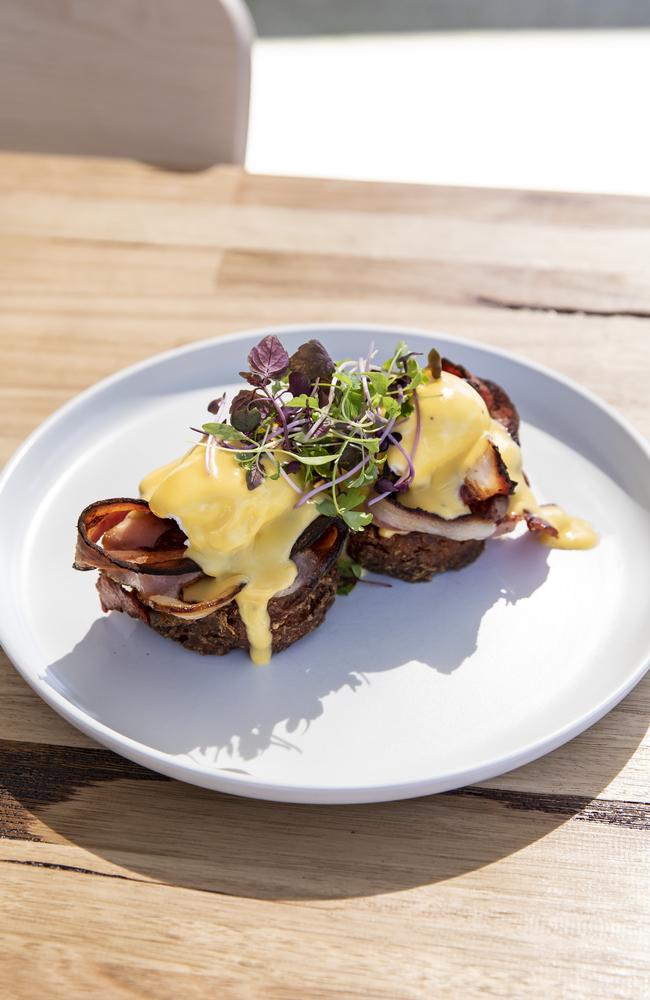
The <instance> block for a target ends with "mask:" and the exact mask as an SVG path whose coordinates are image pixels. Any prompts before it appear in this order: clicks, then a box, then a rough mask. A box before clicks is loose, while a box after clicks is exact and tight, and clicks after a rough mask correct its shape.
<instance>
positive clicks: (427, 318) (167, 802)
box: [0, 155, 650, 1000]
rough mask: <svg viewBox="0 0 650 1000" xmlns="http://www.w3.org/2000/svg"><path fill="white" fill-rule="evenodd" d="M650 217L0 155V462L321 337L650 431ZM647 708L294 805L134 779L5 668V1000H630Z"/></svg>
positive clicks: (535, 199)
mask: <svg viewBox="0 0 650 1000" xmlns="http://www.w3.org/2000/svg"><path fill="white" fill-rule="evenodd" d="M649 223H650V201H648V200H643V199H634V198H615V197H604V196H603V197H598V196H593V195H580V196H579V195H568V194H567V195H563V194H545V193H539V192H537V193H535V192H512V191H478V190H467V189H461V188H428V187H424V186H412V187H406V186H400V185H391V184H360V183H356V182H344V181H317V180H308V179H304V180H302V179H287V178H269V177H251V176H248V175H246V174H244V173H242V172H241V171H239V170H236V169H232V168H220V169H216V170H212V171H205V172H202V173H196V174H184V175H175V174H171V173H166V172H163V171H160V170H155V169H153V168H149V167H144V166H138V165H135V164H132V163H127V162H119V161H112V162H108V161H99V160H96V161H90V160H87V161H81V160H75V159H65V158H53V157H52V158H38V157H31V156H19V155H5V156H2V157H0V301H1V304H2V312H1V314H0V338H1V339H0V346H1V350H2V356H1V359H2V368H1V372H2V376H1V377H2V381H3V391H2V394H1V395H0V455H1V456H2V458H3V459H5V458H7V457H8V456H9V454H10V453H11V451H13V449H14V448H15V447H16V446H17V445H18V443H19V442H20V441H21V440H22V439H23V438H24V436H25V435H26V434H27V432H28V431H29V430H31V429H32V428H33V427H35V426H36V425H37V424H38V423H39V422H40V421H41V420H42V419H43V418H44V417H45V416H47V414H49V413H51V412H52V411H53V410H54V409H56V408H57V407H58V406H59V405H60V404H61V403H62V402H64V401H65V400H66V399H68V398H69V397H70V396H72V395H73V394H75V393H76V392H78V391H79V390H80V389H82V388H84V387H85V386H87V385H90V384H92V383H93V382H94V381H96V380H97V379H98V378H100V377H102V376H104V375H107V374H109V373H110V372H113V371H116V370H117V369H119V368H120V367H122V366H123V365H125V364H128V363H131V362H133V361H136V360H139V359H141V358H144V357H147V356H148V355H151V354H152V353H155V352H156V351H159V350H163V349H166V348H169V347H173V346H176V345H179V344H183V343H188V342H191V341H193V340H196V339H201V338H205V337H209V336H213V335H216V334H219V333H222V332H223V333H225V332H229V331H232V330H235V329H244V328H246V327H254V326H261V325H268V324H271V323H285V322H287V323H293V322H300V321H328V320H332V321H334V320H335V321H354V320H357V321H368V322H383V323H396V324H399V323H401V324H408V325H413V326H422V327H426V328H432V329H444V330H445V331H446V332H450V333H452V334H454V333H455V334H458V335H460V336H467V337H471V338H473V339H475V340H479V341H483V342H486V343H492V344H496V345H498V346H502V347H506V348H508V349H509V350H511V351H513V352H515V353H517V354H519V355H521V356H523V357H527V358H531V359H533V360H539V361H542V362H545V363H550V364H552V365H553V367H555V368H556V369H558V370H560V371H562V372H564V373H566V374H567V375H570V376H572V377H574V378H577V379H578V380H579V381H580V382H582V383H583V384H585V385H587V386H588V387H589V388H591V389H593V390H594V391H596V392H598V393H599V394H600V395H602V396H604V397H605V398H606V399H607V400H608V401H609V402H610V403H612V404H613V405H615V406H617V407H618V408H619V409H621V410H622V411H623V412H624V413H625V414H626V415H627V416H628V417H629V419H630V420H631V421H632V422H633V423H635V424H636V426H637V427H638V428H639V430H641V431H642V432H644V433H646V434H648V433H650V404H649V403H648V396H647V388H646V383H647V372H648V362H649V361H650V348H649V336H650V226H649ZM649 708H650V678H647V679H646V681H644V682H643V683H641V684H640V685H639V686H638V687H637V688H636V689H635V691H633V692H632V694H631V695H629V696H628V698H626V699H625V701H624V702H623V703H622V704H621V705H620V706H618V708H617V709H615V710H614V711H613V712H612V713H610V714H609V715H608V716H607V717H606V718H605V719H603V720H602V721H601V722H600V723H598V724H597V725H596V726H594V727H592V729H590V730H589V731H588V732H586V733H584V734H583V735H582V736H580V737H578V738H577V739H575V740H573V741H572V742H571V743H569V744H567V745H566V746H565V747H562V748H561V749H559V750H557V751H556V752H555V753H553V754H550V755H548V756H547V757H545V758H543V759H542V760H540V761H536V762H534V763H532V764H529V765H528V766H527V767H525V768H521V769H519V770H518V771H515V772H512V773H510V774H507V775H503V776H501V777H499V778H495V779H493V780H491V781H489V782H485V783H483V784H482V785H480V786H474V787H471V788H467V789H461V790H459V791H458V792H455V793H450V794H447V795H441V796H434V797H430V798H425V799H419V800H416V801H410V802H402V803H392V804H382V805H376V806H359V807H340V808H339V807H300V806H291V805H279V804H272V803H264V802H255V801H250V800H246V799H241V798H235V797H228V796H224V795H216V794H213V793H210V792H206V791H204V790H202V789H198V788H192V787H189V786H185V785H181V784H179V783H177V782H174V781H170V780H168V779H165V778H163V777H161V776H159V775H156V774H153V773H151V772H149V771H147V770H145V769H143V768H140V767H138V766H137V765H134V764H131V763H130V762H128V761H125V760H122V759H121V758H118V757H116V756H115V755H113V754H111V753H110V752H109V751H107V750H104V749H103V748H101V747H97V746H96V745H95V744H94V743H93V742H92V741H91V740H89V739H88V738H86V737H85V736H83V735H82V734H81V733H78V732H77V731H76V730H74V729H72V728H71V727H70V726H68V724H67V723H66V722H64V721H63V720H62V719H60V718H59V717H58V716H55V715H54V714H53V713H52V712H51V711H50V709H49V708H47V706H45V705H44V704H43V703H42V702H41V701H40V700H39V699H38V698H37V697H36V695H35V694H33V692H32V691H31V690H30V689H29V688H27V687H26V685H25V684H24V683H23V682H22V680H21V679H20V678H19V676H18V675H17V674H16V673H15V672H14V671H13V669H12V668H11V666H10V664H9V662H8V661H7V659H6V658H5V657H2V656H0V718H1V721H2V726H1V727H0V873H1V882H0V885H1V886H2V888H1V889H0V900H1V902H0V960H1V961H2V968H3V995H7V996H9V997H11V998H12V1000H13V998H14V997H15V998H17V1000H26V998H30V1000H31V998H32V997H33V996H35V995H39V996H46V997H49V996H52V997H58V996H66V997H77V996H78V997H105V996H116V997H124V998H127V997H128V998H131V997H155V998H172V997H173V998H176V997H178V996H183V997H185V996H187V997H213V996H219V997H223V998H225V1000H230V998H233V1000H242V998H249V997H250V998H253V997H255V998H258V997H270V998H273V1000H284V998H292V1000H293V998H295V997H298V996H299V997H306V998H310V997H316V998H319V997H323V998H325V997H345V998H347V997H359V998H361V997H364V998H365V997H378V998H382V1000H383V998H386V1000H389V998H390V1000H393V998H409V1000H411V998H421V997H430V996H443V997H457V996H463V997H466V996H467V997H474V996H476V997H478V996H488V997H517V998H519V997H522V998H528V997H531V998H532V997H535V998H536V997H540V996H542V995H544V996H545V997H551V998H553V997H558V998H564V997H567V996H570V997H579V998H582V997H585V998H586V997H589V998H608V1000H609V998H612V997H621V998H628V997H629V998H637V997H640V996H642V995H644V994H645V993H646V992H647V991H648V989H650V964H649V963H648V952H649V948H648V945H649V944H650V940H649V936H648V931H647V927H648V915H649V914H648V910H649V908H650V907H649V904H648V900H649V899H650V895H649V893H648V888H649V885H648V875H649V871H650V863H649V857H650V855H649V853H648V826H649V825H650V806H649V795H648V776H649V773H650V763H649V761H650V741H649V740H648V736H647V723H648V714H649ZM25 956H28V961H26V960H25Z"/></svg>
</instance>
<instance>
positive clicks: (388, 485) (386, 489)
mask: <svg viewBox="0 0 650 1000" xmlns="http://www.w3.org/2000/svg"><path fill="white" fill-rule="evenodd" d="M395 489H396V487H395V483H394V482H393V481H392V479H386V478H385V477H384V476H380V477H379V479H378V480H377V482H376V483H375V490H376V492H377V493H394V492H395Z"/></svg>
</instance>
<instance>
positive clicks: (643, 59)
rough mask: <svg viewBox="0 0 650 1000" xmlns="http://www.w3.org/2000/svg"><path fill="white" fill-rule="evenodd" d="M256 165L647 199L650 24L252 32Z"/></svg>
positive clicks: (251, 158) (251, 155) (252, 165)
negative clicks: (255, 36)
mask: <svg viewBox="0 0 650 1000" xmlns="http://www.w3.org/2000/svg"><path fill="white" fill-rule="evenodd" d="M251 112H252V114H251V127H250V138H249V151H248V158H247V166H248V167H249V169H250V170H253V171H258V172H262V173H281V174H298V175H300V174H302V175H311V176H331V177H347V178H365V179H385V180H400V181H422V182H430V183H440V184H471V185H490V186H497V187H529V188H541V189H560V190H575V191H612V192H625V193H637V194H650V29H644V28H636V29H625V30H616V29H614V30H609V29H607V30H598V31H575V30H574V31H548V30H547V31H530V32H526V31H523V32H522V31H514V32H513V31H508V32H506V31H482V32H467V31H464V32H436V33H420V34H408V35H395V34H380V35H372V36H363V35H349V36H336V37H334V36H332V37H302V38H300V37H298V38H290V39H289V38H286V39H275V38H273V39H271V38H263V39H261V40H260V41H258V42H257V45H256V49H255V54H254V77H253V95H252V108H251Z"/></svg>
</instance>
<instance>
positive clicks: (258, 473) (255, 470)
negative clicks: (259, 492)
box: [246, 465, 264, 490]
mask: <svg viewBox="0 0 650 1000" xmlns="http://www.w3.org/2000/svg"><path fill="white" fill-rule="evenodd" d="M263 479H264V474H263V472H262V470H261V469H260V467H259V466H258V465H254V466H253V467H252V468H251V469H249V470H248V472H247V473H246V485H247V486H248V488H249V490H255V489H257V487H258V486H261V484H262V480H263Z"/></svg>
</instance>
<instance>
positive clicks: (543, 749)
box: [0, 322, 650, 805]
mask: <svg viewBox="0 0 650 1000" xmlns="http://www.w3.org/2000/svg"><path fill="white" fill-rule="evenodd" d="M326 331H330V332H333V331H354V332H363V331H366V332H367V333H368V334H369V336H370V337H372V336H373V334H382V335H386V334H387V335H392V336H401V337H404V338H408V337H409V336H418V337H421V336H428V337H430V338H432V339H435V337H436V336H438V337H445V338H446V339H448V340H452V341H454V342H455V343H457V344H458V345H459V346H462V347H467V348H468V349H470V350H479V351H482V352H484V353H486V354H490V355H492V356H494V357H495V358H497V359H499V358H500V359H503V360H504V361H508V362H511V363H512V362H515V363H516V364H519V365H521V366H523V367H524V368H528V369H531V370H533V371H536V372H537V373H539V374H540V375H543V376H546V377H547V378H550V379H552V380H553V381H555V382H559V383H561V384H562V385H563V386H564V387H565V388H566V389H568V390H569V391H571V392H573V393H575V394H577V395H578V396H580V397H582V399H583V400H585V401H586V402H588V403H590V404H591V405H593V406H595V407H596V408H597V409H599V410H600V411H601V412H603V413H605V415H606V416H607V417H608V418H609V419H610V420H612V421H613V422H614V423H615V424H616V425H618V427H619V429H620V430H621V431H623V432H624V433H625V434H626V435H627V436H628V437H629V438H630V439H631V440H632V441H633V442H634V443H635V444H636V446H637V447H638V448H639V450H640V451H641V453H642V454H643V456H644V457H645V460H646V461H647V462H648V463H649V464H650V443H648V442H647V441H646V440H645V438H644V437H643V435H642V434H641V433H640V432H639V431H637V429H636V428H635V427H634V426H632V424H631V423H630V422H629V421H628V420H627V418H626V417H625V416H623V415H622V414H621V413H619V412H618V411H617V410H616V409H615V408H614V407H613V406H611V405H610V404H609V403H607V402H605V401H604V400H602V399H600V397H599V396H597V395H596V394H595V393H593V392H592V391H591V390H590V389H587V388H585V387H584V386H581V385H580V384H579V383H578V382H576V381H574V380H573V379H571V378H570V377H568V376H566V375H564V374H562V373H560V372H556V371H554V370H553V369H552V368H550V367H548V366H546V365H543V364H540V363H538V362H536V361H531V360H529V359H527V358H524V357H521V356H520V355H519V354H517V353H516V352H513V351H511V350H508V349H504V348H499V347H494V346H493V345H491V344H483V343H481V342H480V341H474V340H471V339H469V338H465V337H457V336H455V335H454V334H450V333H448V332H446V331H443V330H430V329H427V328H424V327H411V326H400V325H398V326H395V325H392V324H390V325H384V324H381V323H362V322H354V323H346V322H319V323H292V324H283V325H279V326H269V327H253V328H251V329H246V330H241V331H235V332H233V333H229V334H223V335H217V336H215V337H208V338H205V339H202V340H198V341H192V342H191V343H189V344H182V345H180V346H179V347H176V348H172V349H171V350H168V351H162V352H160V353H158V354H154V355H152V356H150V357H148V358H144V359H143V360H141V361H138V362H136V363H134V364H132V365H128V366H126V367H124V368H121V369H119V370H118V371H116V372H113V373H112V374H110V375H108V376H106V377H105V378H103V379H100V380H99V381H98V382H95V383H93V384H92V385H90V386H88V387H87V388H86V389H83V390H82V391H81V392H79V393H77V394H76V395H75V396H73V397H72V398H71V399H70V400H68V401H67V402H66V403H64V404H63V405H62V406H60V407H58V408H57V409H56V410H55V411H54V412H53V413H51V414H50V415H49V416H48V417H46V418H45V420H44V421H43V422H42V423H41V424H39V425H38V426H37V427H36V428H35V429H34V430H33V431H32V432H31V433H30V434H29V435H28V436H27V437H26V438H25V440H24V441H23V442H22V444H20V445H19V447H18V448H17V449H16V451H15V452H14V454H13V455H12V457H11V458H10V459H9V461H8V462H7V464H6V466H5V468H4V469H3V471H2V473H1V474H0V499H1V498H2V496H3V494H4V492H5V490H6V489H7V487H8V484H9V483H10V480H11V477H12V476H13V474H14V471H15V469H17V468H18V466H19V465H20V463H21V462H22V461H23V460H24V458H25V457H26V456H27V454H28V453H29V452H30V451H31V450H32V448H34V447H36V446H37V445H38V443H39V441H40V439H41V438H42V437H45V436H47V435H48V434H49V433H50V431H51V430H52V428H53V427H56V424H57V423H58V422H59V421H60V420H63V419H65V418H66V417H67V416H68V415H69V414H70V413H73V412H74V411H75V410H76V409H77V408H80V407H83V406H84V404H85V403H86V402H87V401H88V400H90V399H92V398H93V396H95V395H96V394H99V393H100V392H102V391H103V390H105V389H108V388H110V387H111V386H112V385H113V384H116V383H119V382H120V381H122V380H123V379H125V378H128V377H130V376H132V375H137V374H138V373H139V372H141V371H145V370H146V369H147V368H150V367H152V366H153V365H158V364H161V363H163V364H164V363H166V362H168V361H173V359H174V358H178V357H181V356H183V355H188V354H192V353H193V352H200V351H202V350H204V349H205V348H209V347H213V346H217V345H219V344H223V343H231V342H233V341H238V340H246V339H248V338H251V337H257V338H261V337H264V336H268V335H269V334H273V335H275V336H278V337H282V336H283V335H288V334H294V333H297V332H304V333H306V334H307V335H310V334H312V335H314V334H318V333H324V332H326ZM8 632H9V630H8V628H7V627H6V626H5V625H4V623H3V622H0V643H1V644H2V647H3V649H4V651H5V653H6V654H7V656H8V658H9V660H10V662H11V663H12V664H13V666H14V668H15V669H16V670H17V672H18V673H19V674H20V676H21V677H22V678H23V679H24V680H25V681H26V683H27V684H28V685H29V686H30V687H31V688H32V690H34V691H35V692H36V694H38V696H39V697H40V698H42V700H43V701H45V703H46V704H48V705H49V706H50V707H51V708H52V709H54V711H56V712H57V713H58V714H59V715H61V716H62V717H63V718H64V719H65V720H66V721H67V722H69V723H70V724H71V725H72V726H74V727H75V728H76V729H78V730H80V731H81V732H82V733H84V734H85V735H87V736H90V737H91V738H92V739H94V740H96V741H97V742H98V743H100V744H101V745H103V746H105V747H107V748H109V749H110V750H113V751H114V752H116V753H118V754H120V755H121V756H123V757H125V758H127V759H129V760H132V761H134V762H135V763H137V764H140V765H142V766H144V767H147V768H149V769H151V770H154V771H157V772H158V773H161V774H164V775H167V776H169V777H172V778H176V779H178V780H181V781H185V782H188V783H190V784H194V785H199V786H200V787H204V788H209V789H211V790H215V791H221V792H225V793H229V794H235V795H241V796H243V797H247V798H256V799H263V800H268V801H278V802H293V803H302V804H312V803H313V804H338V805H344V804H355V803H356V804H360V803H370V802H386V801H396V800H400V799H408V798H417V797H420V796H423V795H430V794H437V793H441V792H445V791H450V790H451V789H454V788H458V787H461V786H463V785H467V784H473V783H475V782H477V781H484V780H486V779H488V778H493V777H497V776H498V775H502V774H505V773H507V772H508V771H511V770H513V769H514V768H517V767H521V766H523V765H525V764H528V763H530V762H532V761H533V760H536V759H538V758H539V757H542V756H544V755H545V754H547V753H550V752H551V751H553V750H555V749H557V748H558V747H559V746H562V745H563V744H564V743H567V742H569V741H570V740H571V739H573V738H575V737H576V736H577V735H579V734H580V733H582V732H584V731H585V730H586V729H588V728H589V727H590V726H592V725H593V724H594V723H596V722H597V721H598V720H599V719H601V718H603V716H605V715H606V714H607V713H608V712H609V711H610V710H611V709H612V708H614V707H615V706H616V705H617V704H618V703H619V702H620V701H621V700H622V699H623V698H624V697H625V696H626V695H627V694H628V693H629V692H630V691H631V690H632V689H633V688H634V687H635V686H636V685H637V684H638V683H639V681H641V680H642V678H643V677H644V675H645V673H646V671H647V670H648V669H649V668H650V654H648V655H646V656H643V657H642V658H641V660H640V662H639V663H637V665H636V667H635V668H634V670H633V671H632V672H631V673H630V674H629V675H628V677H627V678H626V679H625V680H624V681H623V682H622V684H620V685H619V686H618V687H617V688H615V689H614V691H612V692H611V693H610V694H609V695H608V696H607V697H605V698H603V699H602V700H601V701H600V702H599V703H598V704H597V705H596V706H594V707H593V709H591V711H589V712H586V713H584V714H583V715H581V716H579V717H578V718H577V719H575V720H573V721H572V722H569V723H566V724H565V725H563V726H561V727H559V728H558V729H556V730H554V731H553V732H552V733H550V734H548V735H547V736H545V737H543V738H541V739H538V740H537V741H534V742H532V743H530V744H526V745H525V746H524V747H522V748H520V749H518V750H517V751H513V752H511V753H510V754H506V755H504V756H501V757H498V758H492V759H491V760H489V761H483V762H481V763H479V764H475V765H473V766H472V767H465V768H461V769H458V770H455V771H450V772H446V773H445V774H444V775H439V776H437V777H435V778H424V779H416V780H413V781H400V782H392V783H389V784H386V783H385V782H381V781H378V782H376V783H374V784H364V785H360V786H354V785H350V786H325V785H316V786H310V785H304V784H302V785H301V784H296V785H287V784H286V783H284V782H281V781H278V782H275V781H273V780H272V779H265V780H263V781H260V780H259V779H256V778H254V777H251V776H248V775H241V774H238V775H233V774H229V773H228V772H227V771H226V770H224V769H220V768H214V767H213V768H207V767H205V766H202V765H200V764H197V763H196V762H195V761H193V760H191V759H184V760H183V761H179V760H175V759H173V758H172V757H171V756H170V755H169V754H166V753H164V752H163V751H160V750H157V749H156V748H154V747H150V746H148V745H147V744H145V743H141V742H139V741H138V740H135V739H133V738H132V737H129V736H125V735H123V734H121V733H118V732H117V731H116V730H114V729H112V728H110V727H109V726H107V725H105V724H104V723H102V722H99V721H98V720H96V719H94V718H93V717H92V716H91V715H90V714H89V713H88V712H86V711H84V710H83V709H81V708H80V707H77V706H76V705H75V704H74V703H73V702H71V701H69V700H68V699H67V698H65V697H64V696H63V695H62V694H61V693H59V692H58V691H56V690H55V689H54V688H52V687H51V686H50V685H48V684H46V683H44V682H42V681H41V682H40V683H39V680H40V679H39V678H38V677H32V676H30V674H29V667H28V666H26V665H25V664H23V662H22V659H23V658H22V655H21V652H20V650H19V649H17V648H16V645H15V644H14V642H13V639H12V637H11V635H9V634H8Z"/></svg>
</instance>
